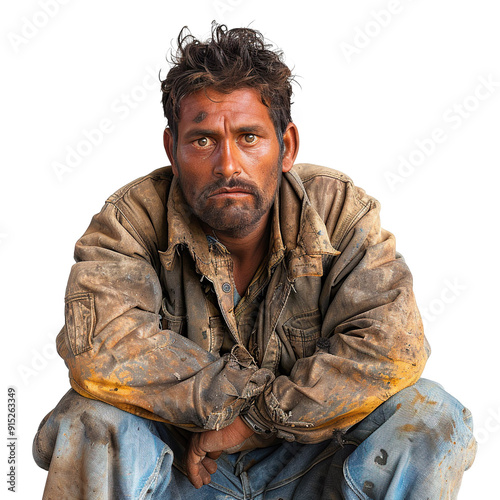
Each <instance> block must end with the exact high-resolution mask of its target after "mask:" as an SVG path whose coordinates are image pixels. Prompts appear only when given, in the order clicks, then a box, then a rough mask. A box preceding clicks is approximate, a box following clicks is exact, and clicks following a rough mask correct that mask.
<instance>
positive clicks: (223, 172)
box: [214, 141, 241, 179]
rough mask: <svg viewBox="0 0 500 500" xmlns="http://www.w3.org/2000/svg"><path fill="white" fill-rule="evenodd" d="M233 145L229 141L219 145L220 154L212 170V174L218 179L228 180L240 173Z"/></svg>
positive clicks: (237, 157) (236, 153)
mask: <svg viewBox="0 0 500 500" xmlns="http://www.w3.org/2000/svg"><path fill="white" fill-rule="evenodd" d="M235 149H237V147H236V145H235V144H231V141H224V143H223V144H221V148H220V152H219V155H218V158H217V162H216V165H215V168H214V173H215V175H216V176H218V177H225V178H227V179H230V178H231V177H233V176H236V175H239V174H240V172H241V167H240V162H239V155H238V151H236V150H235Z"/></svg>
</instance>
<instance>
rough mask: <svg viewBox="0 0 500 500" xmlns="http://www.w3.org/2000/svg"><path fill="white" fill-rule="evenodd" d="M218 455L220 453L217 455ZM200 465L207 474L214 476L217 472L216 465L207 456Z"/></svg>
mask: <svg viewBox="0 0 500 500" xmlns="http://www.w3.org/2000/svg"><path fill="white" fill-rule="evenodd" d="M218 455H220V453H218ZM201 463H202V465H203V467H205V469H206V470H207V471H208V472H209V474H215V473H216V472H217V463H216V462H215V460H212V457H209V456H208V455H207V456H206V457H205V458H204V459H203V460H202V462H201Z"/></svg>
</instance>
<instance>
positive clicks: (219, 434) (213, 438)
mask: <svg viewBox="0 0 500 500" xmlns="http://www.w3.org/2000/svg"><path fill="white" fill-rule="evenodd" d="M252 434H254V431H253V430H252V429H250V427H248V425H246V424H245V422H243V420H242V419H241V418H240V417H236V420H235V421H234V422H233V423H232V424H230V425H228V426H227V427H224V429H221V430H220V431H207V432H198V433H193V434H192V436H191V440H190V441H189V447H188V449H187V452H186V468H187V474H188V478H189V480H190V481H191V483H193V485H194V487H195V488H201V487H202V486H203V485H204V484H208V483H209V482H210V475H211V474H214V473H215V471H216V470H217V464H216V463H215V460H216V459H217V458H218V457H219V455H220V454H221V453H222V452H223V451H224V450H227V449H229V448H232V447H233V446H238V445H240V444H241V443H243V441H245V440H246V439H248V438H249V437H250V436H251V435H252Z"/></svg>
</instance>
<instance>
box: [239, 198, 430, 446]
mask: <svg viewBox="0 0 500 500" xmlns="http://www.w3.org/2000/svg"><path fill="white" fill-rule="evenodd" d="M347 196H349V195H347ZM369 207H370V209H369V210H368V211H367V213H366V214H365V215H364V216H363V217H362V218H361V219H360V220H359V221H358V222H357V223H356V224H355V225H354V227H353V228H352V229H351V230H350V231H349V232H348V233H347V234H346V235H344V236H343V237H342V239H341V241H336V242H335V246H336V248H338V249H339V250H340V251H341V254H340V255H339V256H338V257H335V259H334V260H333V263H332V265H331V267H330V268H329V269H325V272H326V273H327V274H326V276H325V279H324V288H323V291H322V294H321V297H320V302H321V304H320V306H321V308H322V311H324V313H323V323H322V331H321V337H322V338H321V339H320V340H319V342H318V346H317V349H316V353H315V354H314V355H312V356H310V357H305V358H301V359H298V360H297V361H296V363H295V365H294V366H293V369H292V370H291V372H290V374H289V376H278V377H277V378H276V379H275V380H274V382H272V383H271V384H269V386H268V387H267V388H266V390H265V391H264V392H263V393H262V394H261V395H259V396H258V397H257V398H256V399H255V402H254V405H253V406H252V408H251V409H250V411H249V412H248V415H246V416H244V418H245V420H246V421H247V423H249V424H250V425H251V426H252V427H253V428H254V429H255V430H256V431H258V432H264V431H266V432H268V433H269V432H271V433H274V432H277V431H281V432H282V433H284V434H285V435H286V434H288V436H289V439H297V440H299V441H300V442H304V443H307V442H318V441H322V440H324V439H328V438H331V437H333V434H334V432H335V431H339V430H345V429H347V428H348V427H350V426H352V425H354V424H355V423H357V422H359V421H360V420H361V419H362V418H364V417H365V416H366V415H368V414H369V413H370V412H372V411H373V410H374V409H375V408H376V407H377V406H379V405H380V404H381V403H382V402H383V401H385V400H386V399H388V398H389V397H390V396H391V395H393V394H395V393H396V392H398V391H400V390H401V389H403V388H405V387H407V386H409V385H411V384H413V383H414V382H416V381H417V380H418V378H419V376H420V374H421V372H422V370H423V368H424V365H425V361H426V359H427V356H428V346H427V343H426V340H425V337H424V334H423V327H422V322H421V319H420V315H419V312H418V309H417V305H416V303H415V298H414V294H413V290H412V276H411V273H410V271H409V269H408V267H407V266H406V264H405V262H404V260H403V259H402V257H401V256H400V255H398V254H397V253H396V249H395V239H394V236H393V235H392V234H390V233H388V232H387V231H384V230H383V229H381V228H380V221H379V205H378V202H376V201H375V200H371V201H370V203H369ZM336 236H337V235H332V236H331V238H332V241H333V240H335V238H336Z"/></svg>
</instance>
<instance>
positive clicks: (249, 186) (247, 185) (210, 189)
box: [201, 178, 260, 198]
mask: <svg viewBox="0 0 500 500" xmlns="http://www.w3.org/2000/svg"><path fill="white" fill-rule="evenodd" d="M224 188H225V189H233V188H240V189H244V190H245V191H248V192H250V193H251V194H253V195H254V196H256V197H258V198H259V197H260V192H259V189H258V188H257V186H256V185H255V184H253V183H251V182H247V181H242V180H240V179H229V181H227V180H226V179H223V178H222V179H219V180H218V181H215V182H213V183H212V184H209V185H208V186H207V187H205V189H203V191H202V193H201V196H202V197H203V198H208V197H209V196H211V195H212V194H213V193H215V191H218V190H219V189H224Z"/></svg>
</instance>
